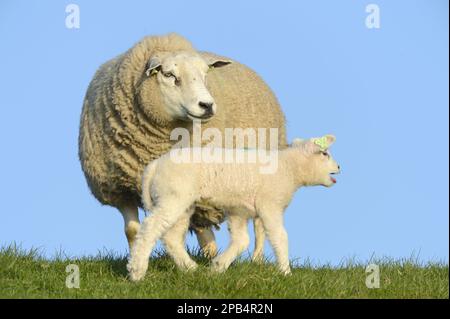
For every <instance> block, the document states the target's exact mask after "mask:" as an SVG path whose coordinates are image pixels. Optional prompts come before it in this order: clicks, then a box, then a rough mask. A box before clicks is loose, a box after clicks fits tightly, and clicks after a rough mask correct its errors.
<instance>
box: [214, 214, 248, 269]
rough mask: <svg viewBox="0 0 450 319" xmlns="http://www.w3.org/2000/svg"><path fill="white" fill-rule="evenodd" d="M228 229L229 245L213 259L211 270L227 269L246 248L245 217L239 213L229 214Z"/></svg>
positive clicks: (246, 231)
mask: <svg viewBox="0 0 450 319" xmlns="http://www.w3.org/2000/svg"><path fill="white" fill-rule="evenodd" d="M228 229H229V231H230V237H231V238H230V245H229V246H228V248H227V249H226V250H225V251H224V252H223V253H222V254H220V255H219V256H217V257H216V258H214V259H213V261H212V270H213V271H215V272H224V271H225V270H227V269H228V267H229V266H230V265H231V263H232V262H233V261H234V260H235V259H236V257H237V256H239V255H240V254H241V253H242V252H243V251H244V250H245V249H247V247H248V245H249V243H250V238H249V236H248V229H247V219H246V218H244V217H242V216H239V215H231V216H229V218H228Z"/></svg>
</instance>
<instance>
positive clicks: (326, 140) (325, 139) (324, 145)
mask: <svg viewBox="0 0 450 319" xmlns="http://www.w3.org/2000/svg"><path fill="white" fill-rule="evenodd" d="M335 141H336V137H334V135H331V134H328V135H325V136H322V137H317V138H312V139H311V142H312V143H313V144H314V146H315V147H316V148H317V149H318V150H320V151H326V150H327V149H328V148H329V147H330V146H331V144H333V143H334V142H335Z"/></svg>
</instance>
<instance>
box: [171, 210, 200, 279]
mask: <svg viewBox="0 0 450 319" xmlns="http://www.w3.org/2000/svg"><path fill="white" fill-rule="evenodd" d="M191 214H192V212H191V213H189V214H186V216H184V217H182V218H180V220H178V221H177V222H176V224H175V225H173V226H172V228H171V229H169V230H168V231H167V233H166V234H165V235H164V237H163V241H164V244H165V246H166V249H167V252H168V253H169V255H170V256H171V257H172V258H173V260H174V262H175V264H176V265H177V266H178V268H180V269H181V270H194V269H196V268H197V264H196V263H195V262H194V261H193V260H192V258H191V257H190V256H189V254H188V253H187V251H186V248H185V239H186V232H187V230H188V228H189V217H190V215H191Z"/></svg>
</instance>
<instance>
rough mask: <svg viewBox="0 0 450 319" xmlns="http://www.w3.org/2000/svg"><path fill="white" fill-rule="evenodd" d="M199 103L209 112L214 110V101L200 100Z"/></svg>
mask: <svg viewBox="0 0 450 319" xmlns="http://www.w3.org/2000/svg"><path fill="white" fill-rule="evenodd" d="M198 105H199V106H200V107H201V108H202V109H204V110H206V111H208V112H211V111H212V107H213V103H206V102H198Z"/></svg>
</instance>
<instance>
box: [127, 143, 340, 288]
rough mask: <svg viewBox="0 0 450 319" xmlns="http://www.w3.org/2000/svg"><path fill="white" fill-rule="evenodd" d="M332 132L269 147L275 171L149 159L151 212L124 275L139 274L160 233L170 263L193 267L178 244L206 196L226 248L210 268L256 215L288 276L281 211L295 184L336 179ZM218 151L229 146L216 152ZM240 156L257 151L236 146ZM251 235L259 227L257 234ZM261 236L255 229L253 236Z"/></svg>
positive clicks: (146, 177) (234, 248)
mask: <svg viewBox="0 0 450 319" xmlns="http://www.w3.org/2000/svg"><path fill="white" fill-rule="evenodd" d="M334 141H335V137H334V136H333V135H326V136H324V137H322V138H313V139H310V140H306V141H303V140H299V139H296V140H294V143H292V145H291V146H290V147H288V148H287V149H284V150H280V151H277V152H273V154H272V155H273V158H275V159H276V161H277V165H278V167H277V169H276V170H275V171H273V172H271V173H270V174H262V173H261V162H260V161H259V160H258V158H256V161H249V160H247V161H244V162H243V163H240V164H238V163H236V162H233V163H224V162H223V161H222V162H213V163H205V162H200V163H193V162H192V161H187V162H179V161H174V157H173V153H172V152H169V153H167V154H165V155H163V156H162V157H161V158H159V159H157V160H155V161H153V162H151V163H150V164H149V165H148V166H147V168H146V170H145V171H144V174H143V184H142V189H143V194H142V198H143V201H144V207H145V208H146V209H149V210H151V211H152V214H151V215H150V216H149V217H147V218H146V219H145V220H144V221H143V223H142V226H141V229H140V231H139V232H138V234H137V236H136V243H135V245H134V246H133V247H132V249H131V255H130V259H129V262H128V265H127V268H128V271H129V275H130V279H131V280H132V281H137V280H140V279H141V278H143V276H144V275H145V273H146V270H147V267H148V258H149V256H150V254H151V251H152V249H153V247H154V245H155V244H156V241H157V240H158V239H159V238H162V239H163V241H164V243H165V245H166V248H167V251H168V253H169V254H170V255H171V256H172V257H173V259H174V261H175V263H176V264H177V266H178V267H179V268H181V269H184V270H191V269H195V268H196V267H197V265H196V263H195V262H194V261H193V260H192V259H191V257H190V256H189V255H188V253H187V252H186V249H185V247H184V240H185V234H186V231H187V229H188V226H189V218H190V216H191V215H192V214H193V209H194V207H195V202H196V201H199V200H202V199H207V200H208V201H210V202H212V203H214V205H215V206H217V207H221V208H223V210H224V211H225V212H226V215H227V218H228V223H229V231H230V237H231V241H230V245H229V247H228V248H227V249H226V250H225V251H224V252H223V253H222V254H220V255H219V256H217V257H215V258H214V259H213V261H212V269H213V270H214V271H216V272H223V271H225V270H226V269H227V268H228V267H229V265H230V264H231V263H232V262H233V261H234V260H235V258H236V257H237V256H238V255H239V254H241V253H242V252H243V251H244V250H245V249H246V248H247V247H248V245H249V236H248V231H247V221H248V219H249V218H259V219H260V221H261V224H262V226H263V227H264V230H265V233H266V234H267V235H268V237H269V241H270V243H271V245H272V247H273V249H274V251H275V254H276V257H277V261H278V266H279V269H280V270H281V271H282V272H283V273H284V274H289V273H290V266H289V258H288V239H287V233H286V231H285V229H284V226H283V212H284V210H285V208H286V207H287V205H288V204H289V202H290V201H291V199H292V196H293V194H294V192H295V191H296V190H297V189H298V188H300V187H302V186H313V185H323V186H327V187H330V186H332V185H333V184H334V183H335V182H336V180H335V179H334V178H333V177H332V176H331V175H330V174H336V173H339V171H340V167H339V165H338V164H337V163H336V162H335V160H334V159H333V158H332V157H331V156H330V154H329V152H328V147H329V146H330V145H331V144H332V143H333V142H334ZM222 151H223V154H225V153H226V152H227V151H229V150H225V149H223V150H222ZM242 152H244V153H245V154H246V156H247V157H246V158H247V159H249V158H255V157H252V156H251V155H254V153H253V154H252V152H256V150H242ZM257 234H258V232H257ZM259 235H260V234H259Z"/></svg>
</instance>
